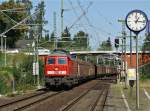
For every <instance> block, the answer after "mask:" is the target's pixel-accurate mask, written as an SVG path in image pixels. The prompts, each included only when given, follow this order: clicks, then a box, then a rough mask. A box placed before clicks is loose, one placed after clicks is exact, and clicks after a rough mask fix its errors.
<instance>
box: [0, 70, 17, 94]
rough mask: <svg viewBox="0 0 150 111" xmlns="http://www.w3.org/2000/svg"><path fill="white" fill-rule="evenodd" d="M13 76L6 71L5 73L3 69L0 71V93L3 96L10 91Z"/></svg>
mask: <svg viewBox="0 0 150 111" xmlns="http://www.w3.org/2000/svg"><path fill="white" fill-rule="evenodd" d="M13 79H14V78H13V74H12V73H11V72H10V71H9V70H8V71H6V70H5V68H4V69H2V70H1V71H0V93H1V94H5V93H8V92H10V91H11V86H12V84H11V83H12V81H13Z"/></svg>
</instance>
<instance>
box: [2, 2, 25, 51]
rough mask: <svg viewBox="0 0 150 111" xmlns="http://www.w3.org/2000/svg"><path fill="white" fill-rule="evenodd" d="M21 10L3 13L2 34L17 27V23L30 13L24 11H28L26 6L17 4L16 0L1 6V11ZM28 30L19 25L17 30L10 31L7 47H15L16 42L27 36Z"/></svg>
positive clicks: (7, 34)
mask: <svg viewBox="0 0 150 111" xmlns="http://www.w3.org/2000/svg"><path fill="white" fill-rule="evenodd" d="M18 8H19V9H20V8H22V10H21V9H20V10H19V11H3V13H2V12H1V14H0V26H1V27H0V33H3V32H4V31H7V30H8V29H10V28H11V27H12V26H14V25H16V23H18V22H20V21H21V20H23V19H24V18H25V17H26V16H27V15H28V13H27V12H26V11H23V10H24V9H26V6H25V4H22V3H20V2H15V1H14V0H9V1H5V2H3V3H2V4H1V5H0V10H7V9H18ZM26 30H27V28H26V26H25V25H19V26H18V27H16V28H15V29H12V30H10V31H8V32H7V33H6V34H5V35H6V36H7V46H9V47H11V48H12V47H15V42H16V41H17V40H18V39H20V38H21V37H23V36H24V35H25V32H26Z"/></svg>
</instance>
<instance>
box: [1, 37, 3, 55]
mask: <svg viewBox="0 0 150 111" xmlns="http://www.w3.org/2000/svg"><path fill="white" fill-rule="evenodd" d="M1 52H3V36H1Z"/></svg>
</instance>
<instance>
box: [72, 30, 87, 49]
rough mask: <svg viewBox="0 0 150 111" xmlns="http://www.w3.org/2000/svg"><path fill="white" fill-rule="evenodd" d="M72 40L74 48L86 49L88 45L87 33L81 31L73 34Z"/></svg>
mask: <svg viewBox="0 0 150 111" xmlns="http://www.w3.org/2000/svg"><path fill="white" fill-rule="evenodd" d="M73 42H74V44H73V45H74V47H75V48H76V49H78V50H86V49H87V48H88V47H89V46H88V43H89V41H88V34H87V33H85V32H83V31H79V32H77V34H76V35H75V36H74V39H73Z"/></svg>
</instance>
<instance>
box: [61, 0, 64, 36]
mask: <svg viewBox="0 0 150 111" xmlns="http://www.w3.org/2000/svg"><path fill="white" fill-rule="evenodd" d="M63 14H64V0H61V36H62V34H63V27H64V26H63V25H64V18H63Z"/></svg>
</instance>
